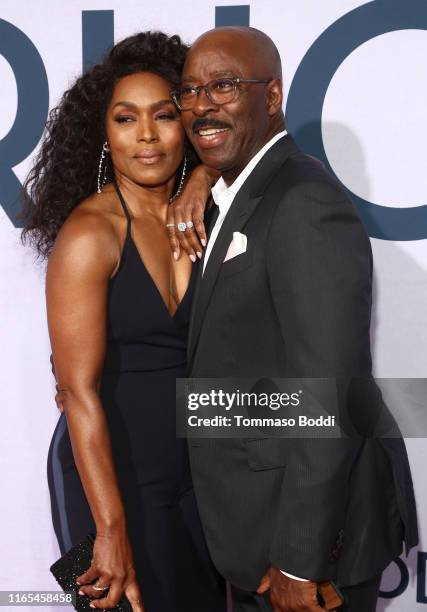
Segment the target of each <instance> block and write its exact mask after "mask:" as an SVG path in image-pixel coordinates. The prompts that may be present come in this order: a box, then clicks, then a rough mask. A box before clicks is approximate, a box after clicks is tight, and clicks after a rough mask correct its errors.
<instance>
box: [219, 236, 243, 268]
mask: <svg viewBox="0 0 427 612" xmlns="http://www.w3.org/2000/svg"><path fill="white" fill-rule="evenodd" d="M247 246H248V239H247V237H246V236H245V234H241V233H240V232H233V240H232V241H231V242H230V246H229V247H228V251H227V254H226V256H225V258H224V262H223V263H225V262H226V261H228V260H229V259H232V258H233V257H237V255H241V254H242V253H246V248H247Z"/></svg>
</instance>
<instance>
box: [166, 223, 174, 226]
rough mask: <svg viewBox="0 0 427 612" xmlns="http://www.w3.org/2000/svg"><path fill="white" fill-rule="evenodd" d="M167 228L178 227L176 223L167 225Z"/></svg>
mask: <svg viewBox="0 0 427 612" xmlns="http://www.w3.org/2000/svg"><path fill="white" fill-rule="evenodd" d="M166 227H176V225H175V223H166Z"/></svg>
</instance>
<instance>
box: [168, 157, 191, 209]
mask: <svg viewBox="0 0 427 612" xmlns="http://www.w3.org/2000/svg"><path fill="white" fill-rule="evenodd" d="M186 171H187V157H186V156H185V157H184V165H183V167H182V174H181V180H180V181H179V186H178V189H177V191H176V193H175V194H174V195H173V196H172V197H171V198H170V199H169V204H172V202H173V201H174V200H176V199H177V197H178V196H179V195H180V193H181V191H182V187H183V185H184V179H185V173H186Z"/></svg>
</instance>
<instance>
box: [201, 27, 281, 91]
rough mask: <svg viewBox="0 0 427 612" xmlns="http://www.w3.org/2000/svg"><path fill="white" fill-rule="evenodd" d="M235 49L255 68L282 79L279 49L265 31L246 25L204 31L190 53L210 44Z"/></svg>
mask: <svg viewBox="0 0 427 612" xmlns="http://www.w3.org/2000/svg"><path fill="white" fill-rule="evenodd" d="M211 45H213V46H216V47H217V48H225V49H227V48H229V47H231V48H232V49H233V53H236V54H239V55H242V56H243V57H245V58H246V59H247V60H248V63H250V64H251V65H252V66H253V68H254V69H255V70H263V71H265V73H266V74H267V73H268V74H269V75H270V77H271V78H273V79H280V80H282V62H281V59H280V54H279V51H278V49H277V47H276V45H275V44H274V42H273V41H272V40H271V38H270V37H269V36H267V34H266V33H265V32H262V31H261V30H257V29H256V28H249V27H244V26H224V27H221V28H215V29H212V30H208V31H207V32H204V33H203V34H202V35H201V36H199V37H198V38H197V39H196V40H195V41H194V43H193V44H192V46H191V49H190V51H189V53H190V54H191V53H192V52H194V53H198V52H200V51H202V50H203V49H204V48H206V47H209V46H211Z"/></svg>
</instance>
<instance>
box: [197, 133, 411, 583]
mask: <svg viewBox="0 0 427 612" xmlns="http://www.w3.org/2000/svg"><path fill="white" fill-rule="evenodd" d="M234 231H240V232H243V233H245V234H246V236H247V240H248V247H247V251H246V253H243V254H241V255H238V256H237V257H235V258H233V259H231V260H229V261H227V262H225V263H223V260H224V257H225V254H226V251H227V248H228V246H229V244H230V242H231V239H232V235H233V232H234ZM201 269H202V266H201V265H200V266H199V277H198V281H197V286H196V293H195V299H194V304H193V312H192V319H191V324H190V336H189V354H188V363H189V376H191V377H219V378H227V377H248V378H249V377H264V376H266V377H333V378H337V380H349V379H351V378H352V377H367V378H368V377H370V376H371V354H370V340H369V328H370V313H371V277H372V256H371V248H370V242H369V238H368V236H367V234H366V232H365V230H364V227H363V225H362V223H361V221H360V218H359V216H358V215H357V213H356V210H355V208H354V207H353V205H352V203H351V202H350V201H349V200H348V199H347V197H346V196H345V194H344V193H343V191H342V189H341V188H340V186H339V185H338V184H337V182H336V181H335V180H333V179H332V178H331V177H330V176H329V175H328V174H327V173H326V172H325V170H324V169H323V166H322V164H321V163H320V162H318V161H317V160H315V159H313V158H312V157H310V156H307V155H304V154H302V153H301V152H300V151H299V150H298V148H297V146H296V144H295V142H294V141H293V139H292V138H291V137H290V136H289V135H287V136H284V137H283V138H282V139H280V140H279V141H278V142H277V143H275V145H273V147H272V148H271V149H270V150H269V151H268V152H267V153H266V154H265V156H264V157H263V158H262V160H261V161H260V162H259V163H258V165H257V166H256V167H255V169H254V170H253V172H252V173H251V175H250V176H249V178H248V179H247V180H246V182H245V183H244V185H243V186H242V187H241V189H240V190H239V192H238V194H237V196H236V198H235V200H234V202H233V204H232V206H231V208H230V210H229V213H228V215H227V217H226V219H225V221H224V223H223V226H222V228H221V231H220V233H219V235H218V237H217V240H216V242H215V244H214V247H213V250H212V252H211V255H210V258H209V260H208V262H207V266H206V270H205V273H204V275H203V278H202V277H201ZM342 391H343V389H341V392H342ZM344 392H345V390H344ZM189 446H190V458H191V466H192V473H193V480H194V486H195V490H196V496H197V500H198V505H199V511H200V515H201V518H202V522H203V525H204V529H205V534H206V538H207V542H208V545H209V549H210V552H211V555H212V558H213V560H214V562H215V564H216V566H217V568H218V570H219V571H220V572H221V573H222V574H223V575H224V576H225V577H226V578H228V579H229V580H230V581H231V582H232V583H233V584H235V585H236V586H237V587H240V588H243V589H249V590H252V589H256V587H257V586H258V583H259V581H260V579H261V577H262V575H263V574H264V573H265V571H266V570H267V569H268V567H269V566H270V565H271V564H273V565H274V566H277V567H279V568H281V569H284V570H285V571H287V572H289V573H291V574H295V575H297V576H301V577H306V578H310V579H313V580H326V579H335V580H337V581H338V583H339V584H341V585H343V586H344V585H350V584H357V583H359V582H362V581H363V580H365V579H368V578H370V577H371V576H373V575H375V574H376V573H378V572H380V571H381V570H382V569H383V568H384V567H386V566H387V564H388V563H389V562H390V561H391V560H392V559H393V558H395V557H396V556H398V555H399V554H400V552H401V549H402V540H403V539H404V540H405V541H406V544H407V547H408V548H409V547H411V546H413V545H415V544H416V542H417V524H416V512H415V501H414V496H413V489H412V482H411V475H410V470H409V465H408V460H407V455H406V449H405V446H404V443H403V440H401V439H393V440H383V441H380V440H378V439H361V438H351V439H322V440H320V439H306V440H289V439H277V438H268V437H265V436H264V437H262V436H260V438H259V439H250V440H244V439H238V440H236V439H232V440H230V439H222V440H219V439H217V440H190V442H189Z"/></svg>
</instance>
